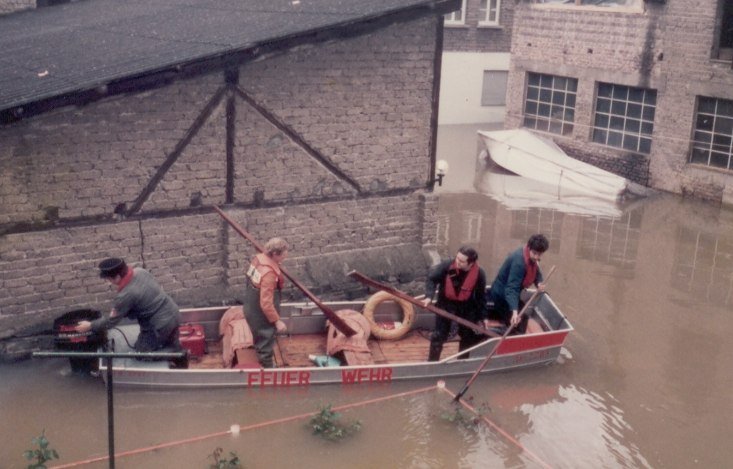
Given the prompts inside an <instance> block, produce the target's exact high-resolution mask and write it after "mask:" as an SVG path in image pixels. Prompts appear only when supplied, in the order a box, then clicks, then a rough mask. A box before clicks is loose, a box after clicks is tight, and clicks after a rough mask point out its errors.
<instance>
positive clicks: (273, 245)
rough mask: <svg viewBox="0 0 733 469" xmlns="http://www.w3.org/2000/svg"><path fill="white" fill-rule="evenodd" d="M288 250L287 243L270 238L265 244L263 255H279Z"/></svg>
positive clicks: (279, 239) (280, 239)
mask: <svg viewBox="0 0 733 469" xmlns="http://www.w3.org/2000/svg"><path fill="white" fill-rule="evenodd" d="M288 249H289V246H288V242H287V241H285V240H284V239H282V238H270V239H269V240H268V241H267V242H266V243H265V254H267V255H268V256H272V255H280V254H282V253H283V252H284V251H287V250H288Z"/></svg>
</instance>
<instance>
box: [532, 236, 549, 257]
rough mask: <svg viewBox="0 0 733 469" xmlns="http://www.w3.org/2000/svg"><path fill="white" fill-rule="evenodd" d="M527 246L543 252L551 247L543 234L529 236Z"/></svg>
mask: <svg viewBox="0 0 733 469" xmlns="http://www.w3.org/2000/svg"><path fill="white" fill-rule="evenodd" d="M527 246H528V247H529V249H530V250H532V251H535V252H539V253H543V252H545V251H547V249H548V248H549V247H550V242H549V241H548V240H547V238H545V235H543V234H533V235H532V236H530V237H529V240H528V241H527Z"/></svg>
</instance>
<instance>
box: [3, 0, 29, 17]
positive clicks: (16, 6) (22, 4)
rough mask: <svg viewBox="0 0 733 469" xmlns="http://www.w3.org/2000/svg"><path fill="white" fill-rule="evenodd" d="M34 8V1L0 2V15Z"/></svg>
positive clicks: (13, 0) (9, 0) (6, 0)
mask: <svg viewBox="0 0 733 469" xmlns="http://www.w3.org/2000/svg"><path fill="white" fill-rule="evenodd" d="M35 7H36V0H0V15H4V14H7V13H13V12H15V11H20V10H26V9H28V8H35Z"/></svg>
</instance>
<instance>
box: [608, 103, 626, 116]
mask: <svg viewBox="0 0 733 469" xmlns="http://www.w3.org/2000/svg"><path fill="white" fill-rule="evenodd" d="M611 114H617V115H619V116H625V115H626V101H614V102H613V103H611Z"/></svg>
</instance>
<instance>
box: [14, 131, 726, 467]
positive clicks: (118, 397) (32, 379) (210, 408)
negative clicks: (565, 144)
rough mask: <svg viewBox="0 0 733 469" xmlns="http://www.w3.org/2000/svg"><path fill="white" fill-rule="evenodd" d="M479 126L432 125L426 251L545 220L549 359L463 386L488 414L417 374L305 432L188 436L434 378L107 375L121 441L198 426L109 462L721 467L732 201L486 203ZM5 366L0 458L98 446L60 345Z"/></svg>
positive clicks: (507, 246)
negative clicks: (442, 162)
mask: <svg viewBox="0 0 733 469" xmlns="http://www.w3.org/2000/svg"><path fill="white" fill-rule="evenodd" d="M475 130H476V129H475V128H473V127H471V126H451V127H444V128H441V131H440V135H439V137H440V138H439V154H441V155H443V156H442V157H443V158H446V159H447V160H448V161H449V163H450V166H451V167H450V171H449V173H448V175H447V176H446V178H445V180H444V184H443V186H442V187H440V188H438V189H437V192H438V193H439V194H440V209H439V210H440V214H439V224H438V246H439V249H440V250H441V251H442V252H443V253H444V254H447V253H453V252H454V251H455V250H456V249H457V248H458V247H459V246H460V245H462V244H470V245H473V246H475V247H476V248H477V249H478V251H479V253H480V257H479V263H480V264H481V265H482V266H483V267H484V268H485V269H486V270H487V273H488V275H489V277H492V276H493V275H494V274H495V272H496V269H497V268H498V266H499V264H500V263H501V262H502V260H503V259H504V256H505V255H506V254H507V253H508V252H509V251H511V250H512V249H514V248H516V247H519V246H520V245H521V244H523V243H524V242H525V241H526V239H527V238H528V237H529V235H530V234H532V233H535V232H542V233H545V235H547V237H548V238H549V239H550V243H551V246H550V250H549V252H548V253H546V255H545V257H544V258H543V261H542V266H543V268H544V269H545V272H547V271H548V270H549V267H550V266H556V271H555V273H554V274H553V276H552V277H551V278H550V279H549V281H548V291H549V292H550V294H551V295H552V297H553V299H554V300H555V302H556V303H557V304H558V305H559V306H560V308H561V309H562V310H563V312H564V313H565V314H566V315H567V316H568V318H569V320H570V321H571V322H572V323H573V325H574V326H575V328H576V330H575V331H574V332H573V333H572V334H571V336H570V337H569V339H568V343H567V348H566V350H565V351H564V352H563V354H562V358H561V360H560V361H559V362H558V363H555V364H552V365H550V366H545V367H540V368H533V369H528V370H520V371H512V372H507V373H500V374H493V375H488V376H482V377H480V378H478V379H477V380H476V382H475V383H474V384H473V385H472V386H471V388H470V390H469V392H468V393H467V396H471V397H473V402H474V404H475V405H477V406H480V407H482V408H483V412H484V414H483V415H484V416H485V417H486V418H488V419H489V420H490V421H491V422H492V423H493V425H494V426H489V425H484V424H480V425H471V424H470V423H469V424H466V425H460V424H457V423H455V422H451V421H450V420H449V419H447V418H446V416H450V415H453V413H454V411H453V407H452V406H451V405H450V396H448V395H447V394H445V393H442V392H440V391H438V390H436V389H428V390H425V391H424V392H417V393H414V394H409V395H405V396H402V397H395V398H392V399H388V400H383V401H378V402H372V403H368V404H365V405H363V406H359V407H353V408H350V409H348V410H345V411H343V412H342V416H341V419H342V420H345V421H347V422H348V421H353V420H358V421H359V422H361V424H362V429H361V431H359V432H358V433H357V434H356V435H355V436H354V437H352V438H350V439H348V440H345V441H342V442H339V443H332V442H328V441H324V440H321V439H319V438H317V437H314V436H313V435H311V433H310V429H309V428H308V427H307V423H308V422H307V418H304V419H300V420H288V421H282V422H280V423H278V424H276V425H271V426H262V427H260V428H257V429H256V430H247V431H244V430H243V431H242V432H241V433H240V434H239V436H236V437H234V436H231V435H228V434H227V435H223V436H214V437H211V438H206V439H202V440H195V438H196V437H199V436H206V435H212V434H217V433H220V432H226V431H227V430H229V428H230V425H232V424H239V425H241V426H242V428H243V429H244V427H245V426H247V425H254V424H258V423H260V422H268V421H272V420H276V419H283V418H286V417H290V416H295V415H303V414H307V413H312V412H315V411H317V410H318V409H319V408H320V407H322V406H324V405H328V404H331V405H333V406H340V405H345V404H350V403H357V402H363V401H366V400H372V399H375V398H377V397H389V396H393V395H394V394H397V393H407V392H409V391H415V390H420V389H421V388H423V387H430V386H433V385H434V384H435V383H433V382H419V383H394V384H380V385H374V386H370V387H358V386H344V387H335V386H334V387H329V386H323V387H311V388H302V389H265V390H262V389H249V390H245V389H236V390H233V389H231V390H203V391H201V390H198V391H196V390H169V391H141V390H118V391H117V392H115V395H114V410H115V447H116V449H117V451H118V452H122V451H130V450H135V449H138V448H149V447H152V446H155V445H161V444H166V443H177V442H181V441H184V440H189V439H194V440H191V441H188V442H187V443H185V444H175V445H171V446H168V447H164V448H161V449H157V450H155V451H143V452H140V453H139V454H134V455H130V456H125V457H118V458H117V460H116V467H121V468H159V467H176V468H205V467H208V466H209V464H211V463H213V459H211V458H210V457H209V455H211V454H212V453H213V451H214V450H215V449H216V448H217V447H221V448H222V449H223V450H224V454H225V455H228V453H229V452H230V451H232V452H234V453H236V454H237V455H238V456H239V457H240V458H241V460H242V461H243V462H244V464H245V467H248V468H259V467H268V468H272V467H292V466H293V465H297V466H300V467H308V468H309V467H319V468H341V467H347V466H349V467H355V468H373V467H389V468H392V467H395V468H484V467H511V468H523V467H528V468H534V467H556V468H589V467H594V468H595V467H598V468H600V467H603V468H616V467H622V468H627V467H628V468H644V467H654V468H694V467H699V468H713V467H715V468H717V467H729V466H730V461H731V460H733V447H731V445H730V443H729V435H731V434H733V419H731V415H732V414H733V397H731V395H732V394H731V392H730V390H731V389H732V388H733V367H732V366H731V363H733V360H732V359H731V358H732V357H731V351H730V349H727V348H726V343H730V339H729V338H730V337H731V336H733V317H732V316H731V310H732V308H731V306H732V304H733V210H731V209H721V208H719V207H713V206H710V205H709V204H705V203H701V202H696V201H689V200H683V199H680V198H678V197H675V196H671V195H667V194H659V195H655V196H652V197H649V198H647V199H645V200H643V201H641V202H635V203H633V204H630V205H628V206H625V207H617V210H615V211H611V212H609V211H608V210H607V208H608V207H605V208H604V209H603V210H600V211H599V212H598V213H600V215H594V214H592V213H582V214H579V213H576V212H577V211H575V210H574V209H572V208H562V207H560V208H557V207H555V208H548V207H549V206H547V205H541V204H540V203H539V202H536V205H537V206H542V207H544V208H537V206H535V207H533V206H531V205H532V202H527V203H526V204H525V205H524V206H522V205H518V204H515V205H516V206H514V207H513V209H511V210H510V209H508V208H507V206H506V205H504V204H503V203H502V202H500V201H499V200H500V199H502V197H506V192H505V191H504V190H502V191H499V192H500V193H491V194H489V192H491V191H492V190H493V189H487V187H486V186H485V185H483V184H482V183H481V181H483V180H484V178H483V176H485V175H483V174H482V173H479V174H478V177H475V162H476V155H477V140H476V139H475V133H474V132H475ZM477 184H478V186H479V190H477V189H475V186H476V185H477ZM498 199H499V200H498ZM506 203H507V204H509V203H511V201H510V200H509V199H506ZM563 210H564V211H563ZM0 373H1V375H0V376H2V379H0V419H1V420H2V422H3V423H2V427H0V428H1V430H0V467H2V468H20V467H25V464H26V461H25V460H24V459H23V457H22V453H23V451H24V450H26V449H31V447H32V446H33V445H32V444H31V439H32V438H33V437H34V436H37V435H39V434H40V433H41V431H43V430H44V429H45V433H46V436H47V437H48V439H49V441H50V445H51V447H52V448H54V449H56V450H57V451H58V452H59V454H60V456H61V459H60V460H59V461H58V463H59V464H71V463H75V462H77V461H83V460H86V459H89V458H94V457H99V456H105V455H106V454H107V451H108V446H107V443H108V439H107V420H106V417H107V400H106V392H105V388H104V386H103V384H102V383H101V381H99V380H94V379H89V378H84V377H81V376H76V375H72V374H70V371H69V367H68V365H67V363H66V362H65V361H64V360H55V359H47V360H41V359H36V360H32V361H28V362H23V363H19V364H14V365H4V366H2V367H0ZM463 382H464V381H463V380H449V381H448V383H447V386H448V388H449V389H452V390H453V391H457V390H458V389H460V388H461V386H462V385H463ZM207 458H208V459H207ZM74 467H95V468H101V467H107V463H106V462H104V461H103V462H97V463H92V464H88V465H83V466H74Z"/></svg>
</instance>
